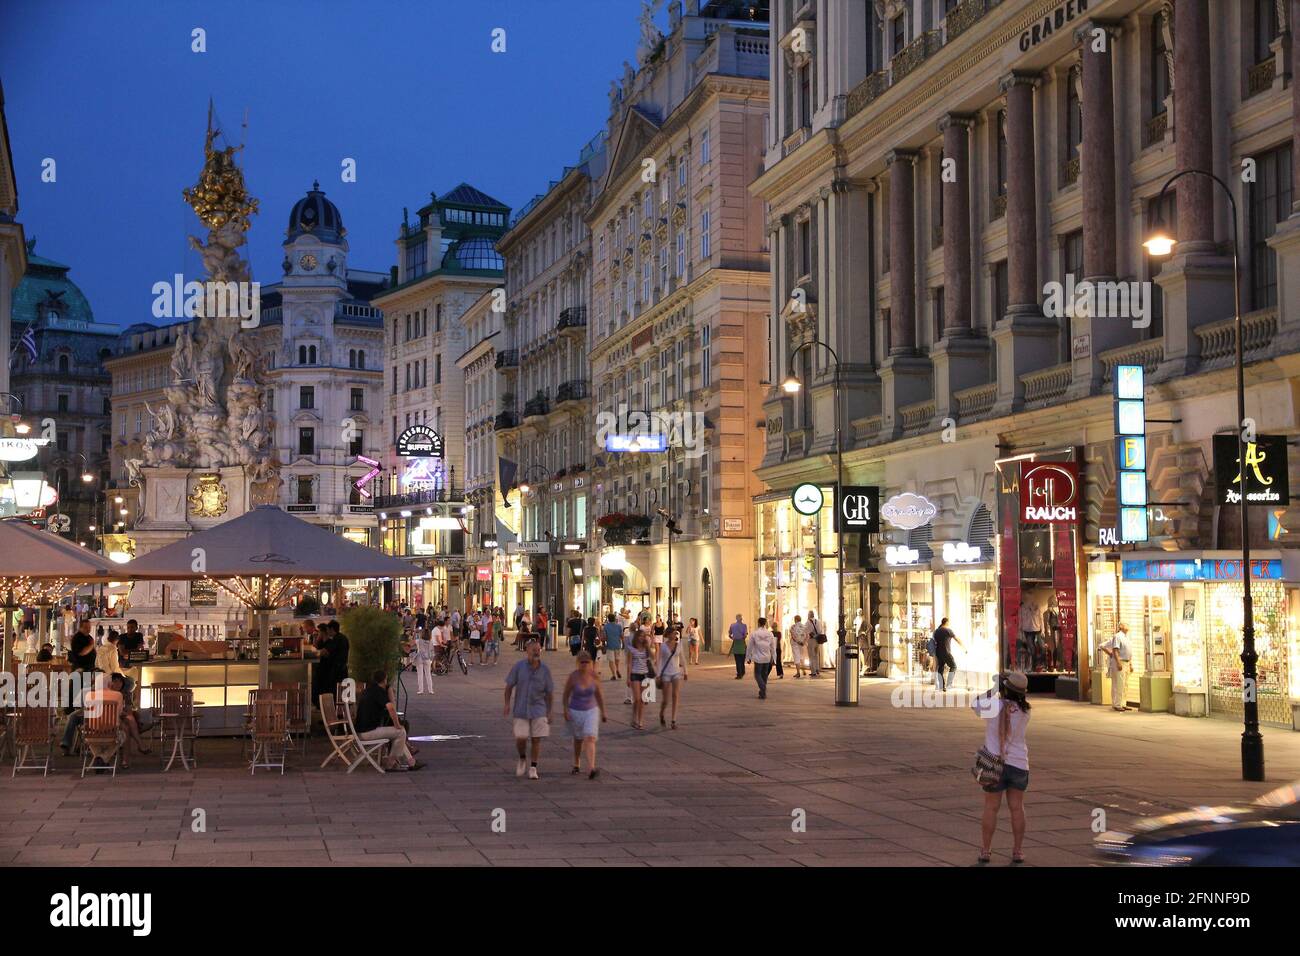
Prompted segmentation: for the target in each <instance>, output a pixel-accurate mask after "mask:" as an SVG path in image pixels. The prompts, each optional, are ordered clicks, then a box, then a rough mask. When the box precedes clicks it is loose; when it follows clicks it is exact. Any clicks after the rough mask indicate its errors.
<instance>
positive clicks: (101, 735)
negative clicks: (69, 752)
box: [81, 700, 125, 777]
mask: <svg viewBox="0 0 1300 956" xmlns="http://www.w3.org/2000/svg"><path fill="white" fill-rule="evenodd" d="M81 737H82V741H83V742H84V744H85V746H84V747H83V749H82V752H81V775H82V777H85V776H86V770H87V769H94V770H101V769H108V770H112V772H113V776H114V777H116V776H117V759H118V757H119V756H120V755H121V753H122V745H123V743H124V741H125V734H123V732H122V705H121V704H119V703H118V702H117V701H115V700H112V701H109V700H101V701H99V702H98V704H88V705H87V707H86V710H85V719H84V720H83V721H82V723H81ZM110 759H111V760H112V762H111V763H110V762H109V760H110ZM95 760H102V761H104V763H105V765H106V766H104V767H93V768H92V767H91V763H92V762H93V761H95Z"/></svg>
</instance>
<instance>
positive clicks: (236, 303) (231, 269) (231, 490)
mask: <svg viewBox="0 0 1300 956" xmlns="http://www.w3.org/2000/svg"><path fill="white" fill-rule="evenodd" d="M217 135H219V131H218V130H214V129H213V127H212V121H211V117H209V121H208V131H207V138H206V141H205V143H204V163H203V171H202V173H201V174H200V176H199V181H198V183H197V184H195V186H194V187H193V188H192V189H186V190H184V191H183V195H184V198H185V201H186V202H188V203H189V204H190V206H191V207H192V208H193V209H194V212H195V215H197V216H198V217H199V220H200V221H201V222H202V223H203V224H204V225H205V226H207V228H208V235H207V242H206V243H203V242H200V241H199V240H198V239H197V238H195V237H194V236H191V237H190V240H189V241H190V245H191V246H192V247H193V248H195V249H197V250H198V251H199V253H200V254H201V256H202V259H203V265H204V269H205V270H206V273H207V277H206V280H205V281H204V282H203V283H202V291H203V294H202V296H200V297H199V300H200V301H199V302H198V304H197V311H196V312H195V315H194V318H193V319H192V320H191V321H190V323H189V324H188V325H187V326H186V327H184V328H183V329H182V331H180V332H179V333H178V334H177V336H176V344H175V348H174V350H173V353H172V361H171V382H170V384H169V385H168V387H167V389H166V396H167V401H166V403H165V404H163V405H162V406H161V407H160V408H158V409H156V410H155V409H152V408H151V409H150V410H149V411H150V415H151V416H152V419H153V421H152V426H151V428H150V430H149V434H148V436H147V437H146V439H145V441H144V444H143V446H142V453H143V455H144V457H143V459H135V460H132V461H130V462H128V463H127V471H128V474H129V475H130V480H131V482H132V483H133V484H135V485H138V486H141V487H142V493H141V496H140V497H141V501H142V502H143V505H142V507H141V513H140V517H139V519H138V520H137V522H136V530H135V532H133V536H134V537H135V538H136V545H137V553H139V554H144V553H148V552H149V551H153V550H155V549H157V548H159V547H162V546H163V545H166V544H170V543H171V542H173V541H176V540H179V539H180V538H183V537H185V536H186V535H188V534H189V533H190V532H192V531H196V530H201V529H203V528H208V527H211V526H212V525H214V524H218V523H219V522H221V521H223V520H225V519H227V518H231V517H235V516H237V515H239V514H242V513H243V512H244V511H246V510H248V509H249V508H251V507H253V506H255V505H258V504H264V503H273V502H274V501H275V498H276V492H277V489H278V487H279V483H280V479H279V462H278V460H277V456H276V452H275V450H274V447H273V444H272V441H273V438H272V436H273V434H274V427H273V425H274V423H273V422H272V420H271V416H270V414H269V412H268V411H267V408H266V403H265V397H264V396H265V393H266V384H265V382H264V381H263V376H262V371H261V368H260V365H259V361H258V359H257V358H256V356H255V354H254V352H253V351H252V349H251V348H250V347H249V344H248V342H247V341H246V337H245V335H244V325H249V326H255V325H256V324H257V319H258V315H259V310H258V308H257V303H256V297H257V291H256V290H257V285H256V284H255V283H251V282H250V276H249V266H248V262H247V261H246V260H245V259H244V258H243V257H242V256H241V255H240V253H239V248H240V247H241V246H243V245H244V244H245V243H246V241H247V237H246V234H247V232H248V228H249V217H250V216H251V215H253V214H254V213H256V212H257V200H256V199H254V198H252V197H251V196H249V195H248V191H247V189H246V188H245V186H244V175H243V172H242V170H240V168H239V167H238V166H237V165H236V164H235V158H234V156H235V153H236V151H237V150H238V149H240V148H242V147H235V146H227V147H226V148H224V149H217V148H215V147H214V145H213V140H214V139H215V138H216V136H217ZM196 286H197V284H196ZM250 288H251V290H252V292H251V296H250V294H249V290H250ZM195 291H197V288H196V290H195ZM188 293H189V289H188V287H187V295H188ZM249 306H251V308H249ZM145 587H146V585H145V584H144V583H141V584H140V585H137V588H136V590H137V591H140V590H142V589H144V588H145ZM162 594H163V592H162V586H161V585H160V584H158V583H151V584H149V585H148V590H147V592H146V594H145V595H143V596H142V597H143V599H139V598H140V597H141V596H137V600H134V601H133V602H132V603H133V605H134V606H135V607H136V608H138V609H139V610H141V611H146V612H147V611H155V612H162V611H163V610H164V607H163V603H164V602H163V596H162ZM193 597H194V596H193V595H191V601H190V602H189V604H190V605H191V606H194V605H195V603H196V602H195V601H194V600H193ZM208 614H209V615H210V616H218V615H220V614H221V612H219V611H218V612H215V613H214V612H208ZM178 616H181V615H180V614H179V613H178Z"/></svg>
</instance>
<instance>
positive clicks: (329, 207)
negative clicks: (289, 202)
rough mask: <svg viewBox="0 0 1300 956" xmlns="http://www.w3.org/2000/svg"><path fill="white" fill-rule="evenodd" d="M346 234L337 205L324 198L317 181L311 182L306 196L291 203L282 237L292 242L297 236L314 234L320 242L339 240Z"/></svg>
mask: <svg viewBox="0 0 1300 956" xmlns="http://www.w3.org/2000/svg"><path fill="white" fill-rule="evenodd" d="M347 234H348V231H347V230H346V229H344V228H343V216H342V215H340V213H339V207H338V206H336V205H334V204H333V203H332V202H330V201H329V200H328V199H326V198H325V193H324V192H322V191H321V188H320V182H319V181H317V182H313V183H312V184H311V190H310V191H309V192H308V193H307V195H306V196H304V197H303V198H302V199H299V200H298V201H297V202H296V203H294V204H293V209H292V211H291V212H290V213H289V228H288V229H287V230H286V231H285V237H284V238H285V241H286V242H293V240H295V239H297V238H298V237H299V236H304V235H307V236H315V237H316V238H317V239H319V240H321V242H339V241H341V240H342V238H343V237H344V236H346V235H347Z"/></svg>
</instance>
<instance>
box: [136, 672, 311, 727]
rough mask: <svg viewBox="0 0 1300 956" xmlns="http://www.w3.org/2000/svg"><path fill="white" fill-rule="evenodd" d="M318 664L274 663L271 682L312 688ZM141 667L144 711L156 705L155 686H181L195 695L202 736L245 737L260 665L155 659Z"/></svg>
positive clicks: (141, 704) (195, 707)
mask: <svg viewBox="0 0 1300 956" xmlns="http://www.w3.org/2000/svg"><path fill="white" fill-rule="evenodd" d="M314 663H315V661H313V660H311V659H305V660H304V659H300V658H278V659H272V660H271V661H270V667H271V676H270V679H271V682H272V683H280V682H288V683H305V684H306V685H307V686H308V687H310V686H311V678H312V674H311V670H312V665H313V664H314ZM138 667H139V674H140V678H139V683H140V707H141V708H142V709H143V708H145V707H151V706H152V705H153V693H152V691H151V690H150V689H149V688H150V685H151V684H154V683H172V684H179V685H180V686H182V687H189V688H192V689H193V691H194V712H195V714H197V715H198V717H199V733H200V734H202V735H204V736H212V737H215V736H234V735H238V734H242V733H244V713H245V711H247V709H248V692H249V691H250V690H256V689H257V661H239V660H188V661H187V660H170V659H155V660H150V661H146V662H144V663H142V664H139V665H138Z"/></svg>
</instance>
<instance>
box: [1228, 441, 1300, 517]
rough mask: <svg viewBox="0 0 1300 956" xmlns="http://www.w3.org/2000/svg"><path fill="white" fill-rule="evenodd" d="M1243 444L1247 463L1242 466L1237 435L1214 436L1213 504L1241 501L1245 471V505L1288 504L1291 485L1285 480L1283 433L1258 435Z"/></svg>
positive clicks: (1285, 464)
mask: <svg viewBox="0 0 1300 956" xmlns="http://www.w3.org/2000/svg"><path fill="white" fill-rule="evenodd" d="M1245 444H1246V462H1245V466H1244V467H1242V465H1241V463H1240V461H1239V458H1240V454H1239V449H1238V445H1237V436H1236V435H1215V436H1214V483H1215V492H1214V495H1215V503H1216V504H1220V505H1240V504H1241V474H1242V472H1243V471H1244V472H1245V473H1246V504H1248V505H1277V506H1278V507H1282V506H1285V505H1289V504H1290V503H1291V486H1290V482H1289V480H1288V479H1287V445H1286V436H1285V435H1257V436H1255V440H1254V441H1248V442H1246V443H1245Z"/></svg>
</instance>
